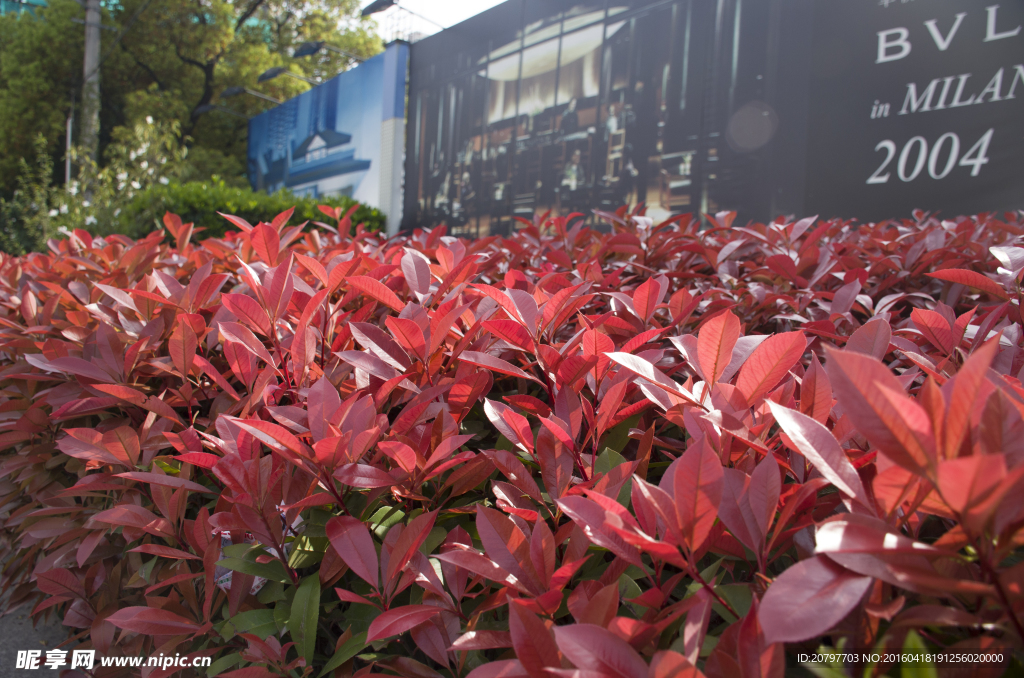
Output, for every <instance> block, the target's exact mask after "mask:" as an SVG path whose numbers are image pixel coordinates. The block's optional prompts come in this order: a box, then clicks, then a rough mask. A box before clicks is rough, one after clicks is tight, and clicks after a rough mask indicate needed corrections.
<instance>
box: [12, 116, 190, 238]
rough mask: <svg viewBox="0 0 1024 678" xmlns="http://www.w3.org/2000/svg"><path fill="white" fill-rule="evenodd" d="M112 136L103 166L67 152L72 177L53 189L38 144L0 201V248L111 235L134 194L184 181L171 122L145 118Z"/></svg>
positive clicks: (179, 143) (177, 133) (182, 149)
mask: <svg viewBox="0 0 1024 678" xmlns="http://www.w3.org/2000/svg"><path fill="white" fill-rule="evenodd" d="M113 136H114V139H113V142H112V143H111V144H110V145H109V146H108V147H107V150H106V153H105V160H106V164H105V165H104V166H103V167H100V166H99V165H98V164H97V163H96V162H95V161H94V160H92V158H90V157H89V156H88V154H87V153H85V152H84V151H83V150H82V149H80V148H73V149H72V151H71V158H72V163H73V165H74V166H75V167H76V169H77V175H76V177H75V178H74V179H73V180H72V181H71V182H70V183H69V184H68V185H67V186H65V187H60V186H54V185H53V183H52V176H53V161H52V160H51V159H50V158H49V156H48V155H47V153H46V146H45V142H44V141H43V140H42V139H40V140H39V141H38V142H37V144H36V155H37V158H36V162H35V164H34V165H30V164H29V163H27V162H25V161H22V173H21V178H20V179H19V182H18V187H17V189H16V190H15V192H14V195H13V197H12V198H11V200H8V201H2V200H0V249H3V250H4V251H6V252H12V253H23V252H27V251H30V250H39V249H42V248H43V247H44V246H45V243H46V241H47V239H49V238H51V237H54V236H56V235H58V234H60V233H61V232H65V231H70V230H72V229H75V228H88V229H89V230H90V231H92V232H94V233H112V232H116V230H117V226H116V219H117V216H118V215H119V214H120V213H121V210H122V209H123V208H124V206H125V205H126V204H127V203H128V202H130V201H131V200H132V198H134V197H135V195H136V194H137V193H138V192H140V191H143V190H145V189H146V188H148V187H150V186H153V185H155V184H162V185H167V184H169V183H170V182H171V181H177V180H180V179H181V178H183V174H184V173H185V162H184V161H185V157H186V155H187V153H188V149H187V148H186V146H185V143H184V142H185V141H186V140H185V139H182V137H181V130H180V127H179V126H178V124H177V123H176V122H175V123H164V122H158V121H154V120H153V118H152V117H150V116H147V117H146V118H145V120H144V121H141V122H139V123H137V124H135V125H133V126H128V127H119V128H117V129H116V130H114V135H113Z"/></svg>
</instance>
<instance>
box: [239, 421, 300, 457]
mask: <svg viewBox="0 0 1024 678" xmlns="http://www.w3.org/2000/svg"><path fill="white" fill-rule="evenodd" d="M233 423H234V424H235V425H236V426H238V427H239V428H240V429H242V430H243V431H245V432H246V433H248V434H249V435H251V436H253V437H254V438H256V439H257V440H259V441H260V442H262V443H263V444H264V445H266V446H267V447H269V448H270V449H272V450H275V451H277V452H285V453H287V452H291V453H292V454H293V455H295V456H297V457H303V458H306V459H310V458H312V457H313V455H312V454H311V451H310V449H309V448H308V447H307V446H306V445H304V444H303V443H302V441H300V440H299V439H298V438H296V437H295V436H294V435H292V433H291V432H290V431H289V430H288V429H286V428H284V427H283V426H278V425H277V424H274V423H271V422H269V421H263V420H262V419H235V420H234V421H233ZM289 458H292V457H290V456H289Z"/></svg>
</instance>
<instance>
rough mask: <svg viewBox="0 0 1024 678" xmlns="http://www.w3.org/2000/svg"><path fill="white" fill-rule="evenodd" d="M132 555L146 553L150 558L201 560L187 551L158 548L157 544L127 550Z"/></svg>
mask: <svg viewBox="0 0 1024 678" xmlns="http://www.w3.org/2000/svg"><path fill="white" fill-rule="evenodd" d="M129 551H131V552H133V553H146V554H148V555H151V556H160V557H161V558H174V559H177V560H202V558H200V557H199V556H196V555H192V554H191V553H188V552H187V551H182V550H181V549H173V548H171V547H170V546H160V545H159V544H143V545H142V546H136V547H135V548H133V549H129Z"/></svg>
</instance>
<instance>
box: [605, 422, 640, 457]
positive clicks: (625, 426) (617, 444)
mask: <svg viewBox="0 0 1024 678" xmlns="http://www.w3.org/2000/svg"><path fill="white" fill-rule="evenodd" d="M639 421H640V415H639V414H635V415H633V416H632V417H630V418H629V419H627V420H626V421H623V422H621V423H620V424H619V425H618V426H615V427H614V428H612V429H611V430H609V431H608V432H607V433H605V434H604V438H603V439H602V444H603V445H604V446H605V447H607V448H609V449H612V450H614V451H615V452H622V450H624V449H626V445H627V444H628V443H629V429H631V428H636V425H637V423H639Z"/></svg>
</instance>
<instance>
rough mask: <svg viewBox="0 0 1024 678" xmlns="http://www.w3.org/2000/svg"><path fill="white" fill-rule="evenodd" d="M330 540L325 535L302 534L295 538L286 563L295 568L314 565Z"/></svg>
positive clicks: (320, 557)
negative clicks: (310, 535)
mask: <svg viewBox="0 0 1024 678" xmlns="http://www.w3.org/2000/svg"><path fill="white" fill-rule="evenodd" d="M329 543H330V542H328V541H327V538H326V537H313V538H312V539H311V538H310V537H309V536H307V535H306V534H303V535H302V536H301V537H299V538H298V539H296V540H295V543H294V548H292V552H291V553H290V554H289V556H288V564H289V565H291V566H292V567H293V568H295V569H297V570H298V569H302V568H304V567H310V566H312V565H316V564H317V563H319V562H320V561H321V560H323V557H324V552H325V551H326V550H327V545H328V544H329Z"/></svg>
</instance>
